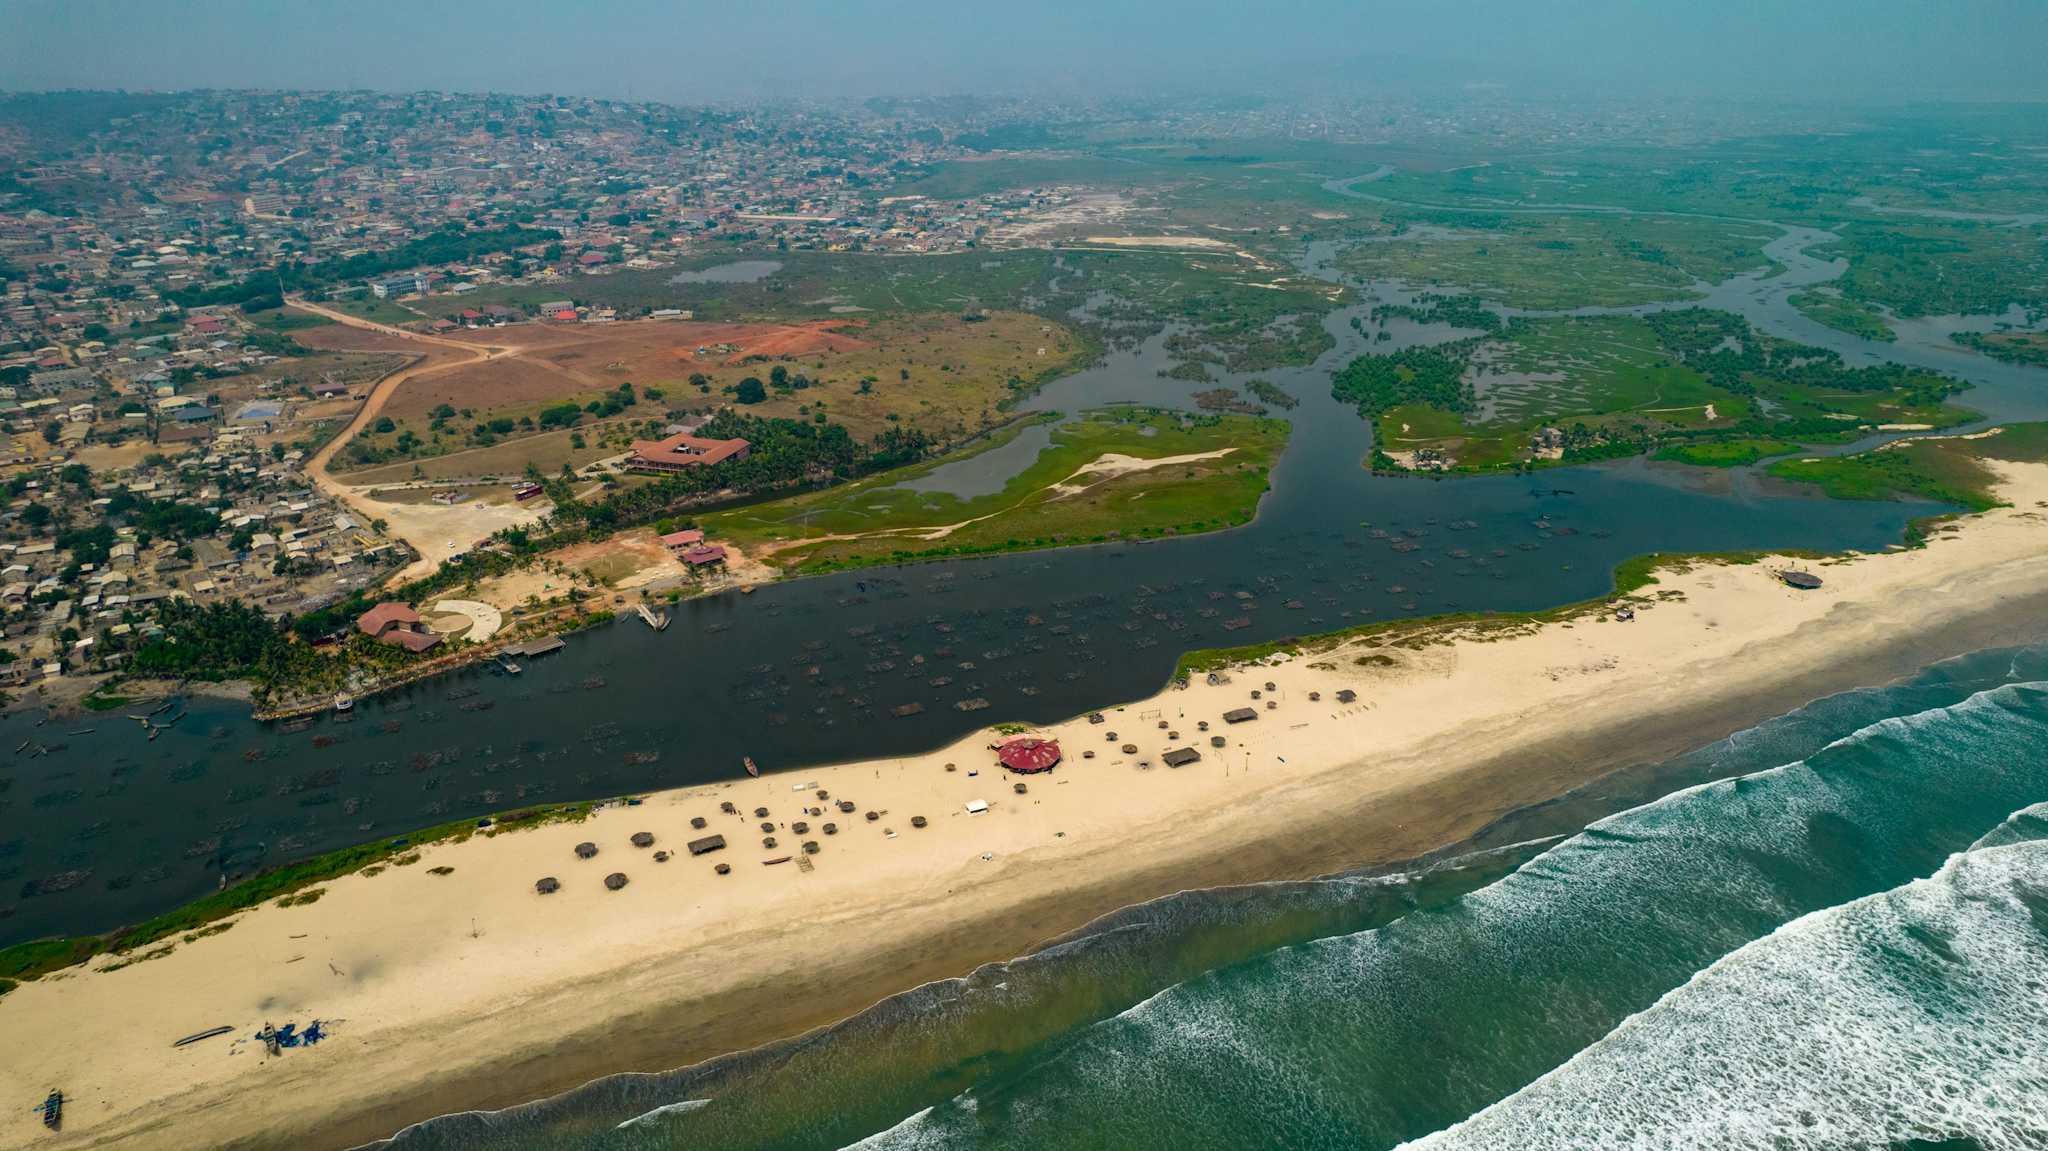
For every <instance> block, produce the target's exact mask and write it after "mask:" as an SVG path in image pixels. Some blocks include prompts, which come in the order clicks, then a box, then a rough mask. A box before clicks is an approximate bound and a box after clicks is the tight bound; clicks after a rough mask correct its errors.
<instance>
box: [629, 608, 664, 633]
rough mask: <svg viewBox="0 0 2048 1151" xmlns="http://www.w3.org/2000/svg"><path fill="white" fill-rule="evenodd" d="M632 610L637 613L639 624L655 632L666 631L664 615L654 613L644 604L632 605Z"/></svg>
mask: <svg viewBox="0 0 2048 1151" xmlns="http://www.w3.org/2000/svg"><path fill="white" fill-rule="evenodd" d="M633 610H634V611H635V612H637V613H639V615H640V622H641V623H644V624H646V625H647V626H648V627H651V628H653V629H654V630H655V631H666V630H667V629H668V616H667V615H666V614H664V613H662V612H658V611H655V610H654V609H653V608H651V607H648V606H647V605H646V604H644V603H641V604H634V605H633Z"/></svg>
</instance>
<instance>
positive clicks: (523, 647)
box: [498, 635, 569, 659]
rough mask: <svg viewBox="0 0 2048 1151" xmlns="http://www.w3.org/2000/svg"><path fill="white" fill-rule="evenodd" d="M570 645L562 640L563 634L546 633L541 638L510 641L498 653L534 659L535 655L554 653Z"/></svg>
mask: <svg viewBox="0 0 2048 1151" xmlns="http://www.w3.org/2000/svg"><path fill="white" fill-rule="evenodd" d="M568 646H569V645H568V644H567V643H564V642H563V641H562V637H561V636H558V635H544V636H542V637H540V638H539V639H530V640H527V641H525V642H524V643H508V644H506V645H505V646H504V647H501V648H499V649H498V654H499V655H501V656H515V655H516V656H524V657H526V658H527V659H532V658H533V657H535V656H540V655H552V654H554V653H555V652H558V651H560V650H562V649H563V648H565V647H568Z"/></svg>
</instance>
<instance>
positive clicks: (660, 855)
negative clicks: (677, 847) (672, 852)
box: [654, 851, 668, 863]
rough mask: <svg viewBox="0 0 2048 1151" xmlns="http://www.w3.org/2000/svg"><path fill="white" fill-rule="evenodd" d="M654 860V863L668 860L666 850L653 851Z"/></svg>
mask: <svg viewBox="0 0 2048 1151" xmlns="http://www.w3.org/2000/svg"><path fill="white" fill-rule="evenodd" d="M654 862H656V863H667V862H668V852H666V851H657V852H655V853H654Z"/></svg>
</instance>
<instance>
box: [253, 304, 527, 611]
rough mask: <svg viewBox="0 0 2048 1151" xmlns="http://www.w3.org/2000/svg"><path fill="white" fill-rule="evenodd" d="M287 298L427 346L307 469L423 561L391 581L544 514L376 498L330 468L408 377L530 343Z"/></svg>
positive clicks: (373, 391) (382, 384) (496, 356)
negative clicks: (419, 326) (476, 337)
mask: <svg viewBox="0 0 2048 1151" xmlns="http://www.w3.org/2000/svg"><path fill="white" fill-rule="evenodd" d="M285 303H286V304H287V305H289V306H290V307H293V308H297V309H298V310H300V311H302V312H307V313H310V314H312V315H315V316H321V317H324V318H326V319H329V320H332V321H334V322H335V323H337V324H341V325H343V326H345V327H350V328H359V329H361V330H363V331H368V332H378V333H380V334H383V335H387V336H394V337H396V338H398V339H401V340H406V341H409V342H411V343H414V344H419V345H422V346H423V347H422V351H421V353H420V357H419V358H418V359H417V360H414V361H413V362H412V363H410V364H407V365H406V366H404V367H402V368H399V369H398V370H397V371H395V372H392V373H391V374H390V375H387V376H385V377H384V378H383V379H380V380H378V381H377V382H376V384H375V385H373V386H372V387H371V388H370V394H369V395H368V396H367V397H366V398H365V399H364V400H363V406H362V407H361V408H360V409H359V410H358V411H357V412H356V415H355V418H354V419H352V420H350V421H349V424H348V426H347V427H346V428H343V429H342V430H341V431H340V432H339V433H338V434H336V435H335V436H334V438H332V439H330V440H328V441H327V443H326V445H325V446H323V447H322V448H321V449H320V450H319V451H317V452H314V453H313V456H312V458H311V459H309V460H307V461H306V474H307V476H308V477H310V478H311V479H312V481H313V485H314V486H315V487H317V488H319V489H320V490H321V491H322V492H324V493H326V494H327V496H328V497H329V498H330V499H333V500H335V501H337V502H339V503H343V504H346V505H348V506H349V507H351V508H354V509H355V511H356V512H357V514H359V515H362V516H364V517H365V518H367V519H371V520H383V521H385V523H386V525H387V527H388V528H389V531H390V534H392V535H394V536H397V537H398V538H399V539H402V540H404V541H405V542H406V543H407V544H408V545H410V546H411V547H412V549H413V550H414V551H416V552H418V553H419V556H420V558H419V559H418V560H416V561H415V562H413V563H411V564H409V565H407V566H406V567H404V568H402V569H400V570H399V571H398V572H397V573H396V574H394V575H393V576H392V577H391V580H390V581H389V582H393V583H397V582H403V581H405V580H409V579H413V578H415V577H418V576H421V575H425V574H427V573H428V572H431V571H433V570H434V567H435V565H437V564H439V563H440V562H441V560H442V559H443V558H445V556H446V555H448V554H450V553H453V552H457V551H462V550H465V549H466V548H468V547H469V546H470V545H471V544H474V543H475V542H476V541H477V540H478V539H481V538H482V537H484V536H487V535H490V534H491V533H492V532H495V531H497V530H498V529H500V528H505V527H513V526H517V525H520V524H525V523H530V522H532V521H533V520H536V519H539V518H540V515H541V509H540V508H535V507H505V508H502V509H500V508H487V509H479V508H473V507H469V506H465V505H458V506H453V507H442V506H439V505H401V504H390V503H385V502H383V501H381V500H378V499H375V498H373V497H372V496H371V495H370V494H369V491H368V489H365V488H360V487H356V486H354V485H351V484H347V483H344V482H342V481H341V480H339V479H336V478H335V477H334V476H333V474H331V473H330V472H329V471H328V470H327V467H328V464H329V463H331V462H332V461H333V459H334V456H335V454H336V453H337V452H339V451H341V449H342V448H343V446H345V445H346V444H347V443H348V442H349V441H350V440H352V439H354V438H355V437H356V435H357V433H359V432H361V431H362V430H363V429H364V428H366V427H368V426H369V425H370V422H371V421H372V420H375V419H376V418H377V415H378V413H379V412H381V411H383V410H384V405H385V404H386V403H389V402H390V400H391V397H392V395H393V394H395V393H396V392H397V391H398V389H399V388H400V387H401V386H403V385H404V384H405V383H406V382H408V381H410V380H416V379H418V378H420V377H421V376H426V375H431V374H433V373H435V372H444V371H448V370H449V369H451V368H457V367H464V366H468V365H473V364H478V363H483V362H485V361H489V360H502V359H508V358H511V357H514V356H517V355H519V354H521V353H522V352H524V351H525V350H526V349H525V348H523V347H521V346H519V345H517V344H497V345H490V346H486V347H479V346H478V345H475V344H466V343H463V342H462V341H460V340H449V339H443V338H442V337H440V336H430V335H426V334H425V333H421V332H408V331H406V330H405V329H403V328H394V327H392V326H391V325H389V324H379V323H376V322H375V321H372V320H365V319H363V318H361V317H359V316H351V315H349V314H348V313H347V312H339V311H335V310H334V309H332V308H324V307H321V306H320V305H319V304H314V303H309V302H307V301H305V300H302V299H297V298H291V299H287V300H286V301H285ZM442 348H446V349H451V350H453V351H456V352H459V353H461V355H460V356H456V357H447V356H439V355H437V354H436V350H438V349H442Z"/></svg>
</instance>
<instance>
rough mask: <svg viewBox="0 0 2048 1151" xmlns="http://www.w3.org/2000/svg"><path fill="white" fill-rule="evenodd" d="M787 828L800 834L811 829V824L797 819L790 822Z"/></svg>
mask: <svg viewBox="0 0 2048 1151" xmlns="http://www.w3.org/2000/svg"><path fill="white" fill-rule="evenodd" d="M789 829H790V830H791V831H794V832H796V833H797V834H798V835H802V834H804V833H805V832H807V831H809V830H810V829H811V825H810V824H808V823H805V822H804V821H803V820H801V819H799V820H797V821H796V822H795V823H792V824H790V825H789Z"/></svg>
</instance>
